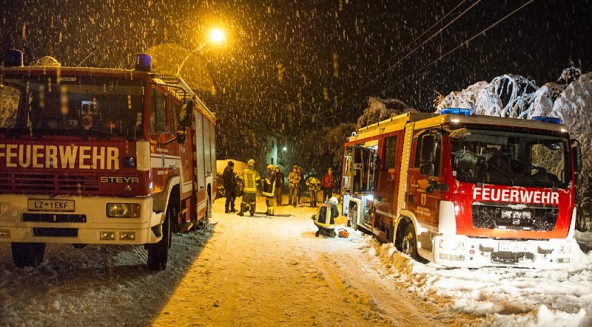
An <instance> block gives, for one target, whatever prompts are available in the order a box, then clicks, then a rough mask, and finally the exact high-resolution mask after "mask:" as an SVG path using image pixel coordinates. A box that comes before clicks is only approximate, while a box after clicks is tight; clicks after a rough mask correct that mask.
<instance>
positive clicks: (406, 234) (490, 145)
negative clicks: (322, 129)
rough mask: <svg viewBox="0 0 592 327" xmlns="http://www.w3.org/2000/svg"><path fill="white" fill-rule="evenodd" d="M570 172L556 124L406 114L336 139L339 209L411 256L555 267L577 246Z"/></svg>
mask: <svg viewBox="0 0 592 327" xmlns="http://www.w3.org/2000/svg"><path fill="white" fill-rule="evenodd" d="M579 167H580V162H579V144H578V142H577V141H575V140H573V139H570V137H569V134H568V132H567V128H566V126H565V125H562V124H560V122H559V121H558V119H557V118H553V117H533V119H532V120H526V119H513V118H500V117H492V116H476V115H473V114H472V112H471V111H470V110H468V109H457V108H449V109H443V110H441V112H440V114H428V113H420V112H409V113H405V114H402V115H399V116H395V117H392V118H390V119H387V120H384V121H381V122H379V123H376V124H373V125H369V126H366V127H363V128H360V129H358V130H357V131H356V132H355V133H353V134H352V136H351V137H350V138H349V140H348V141H347V142H346V143H345V154H344V158H343V172H342V176H343V177H342V196H343V200H344V201H343V208H342V211H343V214H344V215H346V216H347V217H348V220H349V224H350V225H351V226H352V227H354V228H359V229H364V230H366V231H369V232H371V233H372V234H373V235H374V236H375V237H376V238H377V239H379V240H380V241H382V242H393V243H394V246H395V247H396V248H397V249H398V250H400V251H401V252H403V253H406V254H408V255H409V256H411V257H413V258H415V259H418V260H423V259H428V260H430V261H433V262H435V263H437V264H441V265H444V266H451V267H472V268H476V267H483V266H520V267H536V268H539V267H540V268H561V267H565V266H567V265H569V264H570V262H571V260H572V253H573V251H574V250H575V249H576V248H577V243H576V242H575V239H574V233H575V221H576V219H575V217H576V209H577V205H576V201H575V198H576V190H575V188H576V184H577V183H576V180H579V178H578V177H579V176H578V175H579V173H578V172H579Z"/></svg>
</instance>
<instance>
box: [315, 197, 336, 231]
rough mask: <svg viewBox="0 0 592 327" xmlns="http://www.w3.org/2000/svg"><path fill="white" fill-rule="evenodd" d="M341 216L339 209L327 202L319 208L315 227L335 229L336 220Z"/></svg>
mask: <svg viewBox="0 0 592 327" xmlns="http://www.w3.org/2000/svg"><path fill="white" fill-rule="evenodd" d="M337 216H339V209H338V208H337V206H336V205H334V204H331V203H328V202H325V203H323V205H322V206H320V207H319V211H318V213H317V216H316V217H315V218H316V219H315V225H317V226H320V227H325V228H333V227H334V225H335V218H337Z"/></svg>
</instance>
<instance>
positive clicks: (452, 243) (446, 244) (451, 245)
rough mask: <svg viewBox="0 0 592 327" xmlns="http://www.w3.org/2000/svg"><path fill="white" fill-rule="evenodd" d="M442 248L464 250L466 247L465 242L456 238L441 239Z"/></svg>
mask: <svg viewBox="0 0 592 327" xmlns="http://www.w3.org/2000/svg"><path fill="white" fill-rule="evenodd" d="M439 246H440V249H444V250H453V251H463V250H464V249H465V243H464V242H463V241H458V240H454V239H452V240H451V239H440V244H439Z"/></svg>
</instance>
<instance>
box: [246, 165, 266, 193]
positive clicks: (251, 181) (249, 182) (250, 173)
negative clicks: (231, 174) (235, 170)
mask: <svg viewBox="0 0 592 327" xmlns="http://www.w3.org/2000/svg"><path fill="white" fill-rule="evenodd" d="M241 175H242V178H243V183H244V185H245V187H244V189H243V191H244V192H247V193H257V183H258V182H259V181H260V180H261V175H259V172H258V171H256V170H255V169H253V168H249V167H247V168H245V169H244V170H243V171H242V172H241Z"/></svg>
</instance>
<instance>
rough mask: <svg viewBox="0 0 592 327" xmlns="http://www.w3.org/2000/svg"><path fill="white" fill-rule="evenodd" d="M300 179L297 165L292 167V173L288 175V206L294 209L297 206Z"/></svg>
mask: <svg viewBox="0 0 592 327" xmlns="http://www.w3.org/2000/svg"><path fill="white" fill-rule="evenodd" d="M301 178H302V177H301V176H300V174H299V173H298V165H294V167H292V172H291V173H290V175H288V182H289V183H290V184H289V187H290V199H289V204H291V205H294V207H296V205H298V192H299V191H300V179H301Z"/></svg>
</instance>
